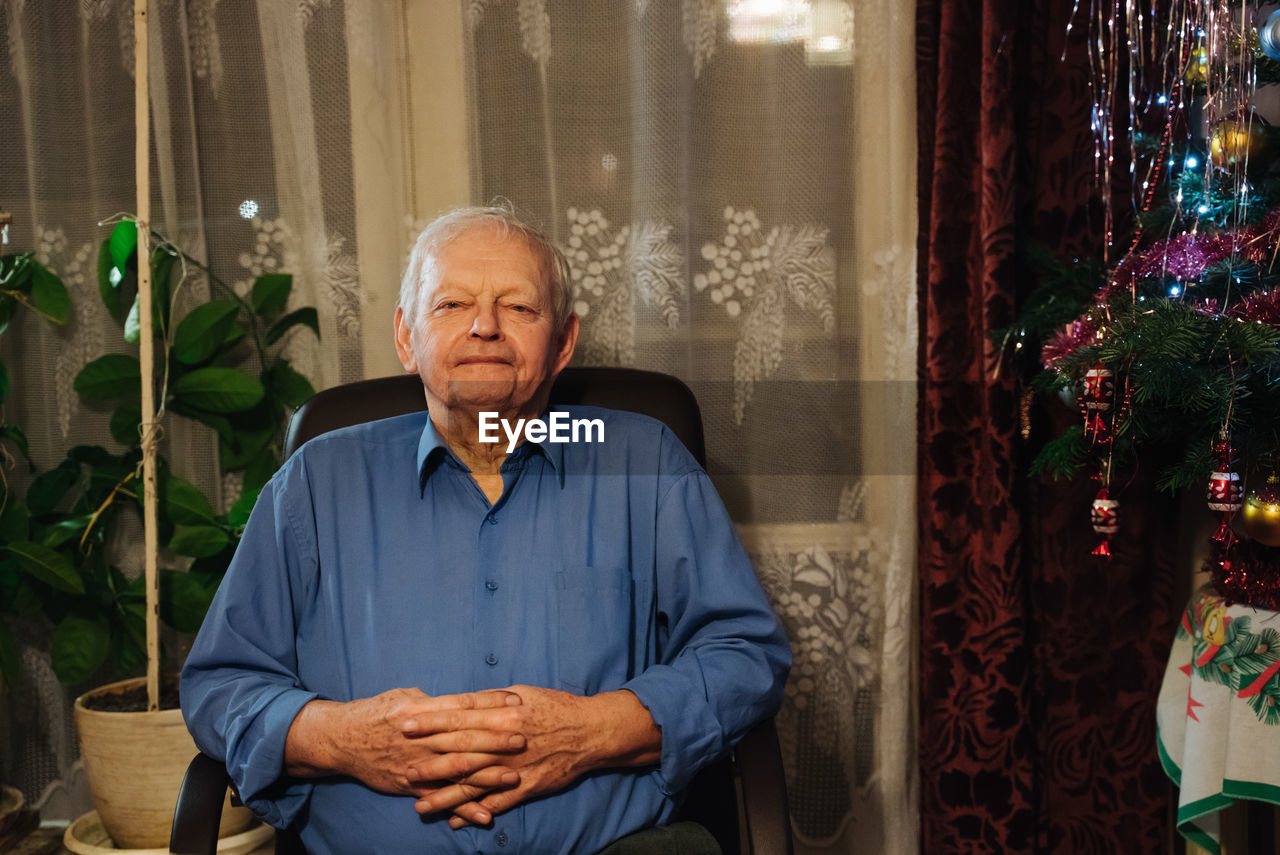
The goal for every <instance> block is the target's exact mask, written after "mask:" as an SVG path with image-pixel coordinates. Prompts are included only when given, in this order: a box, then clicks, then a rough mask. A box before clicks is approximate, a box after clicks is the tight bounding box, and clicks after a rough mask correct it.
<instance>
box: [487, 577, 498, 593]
mask: <svg viewBox="0 0 1280 855" xmlns="http://www.w3.org/2000/svg"><path fill="white" fill-rule="evenodd" d="M484 586H485V587H486V588H488V589H489V590H490V591H496V590H498V583H497V582H495V581H493V580H492V579H490V580H489V581H487V582H485V583H484Z"/></svg>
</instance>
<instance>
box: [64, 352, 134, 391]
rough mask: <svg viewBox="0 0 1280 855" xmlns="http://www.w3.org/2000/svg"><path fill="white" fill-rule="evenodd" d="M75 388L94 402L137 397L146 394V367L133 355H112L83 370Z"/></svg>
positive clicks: (78, 375)
mask: <svg viewBox="0 0 1280 855" xmlns="http://www.w3.org/2000/svg"><path fill="white" fill-rule="evenodd" d="M74 385H75V389H76V391H77V392H79V393H80V397H82V398H86V399H88V400H90V401H101V400H111V399H113V398H134V397H136V396H138V395H141V394H142V367H141V366H140V365H139V364H138V360H137V359H135V358H134V357H132V356H125V355H123V354H119V353H108V354H107V355H106V356H100V357H98V358H97V359H95V360H94V361H93V362H90V363H89V364H88V365H86V366H85V367H84V368H82V369H81V370H80V373H79V374H77V375H76V379H75V383H74Z"/></svg>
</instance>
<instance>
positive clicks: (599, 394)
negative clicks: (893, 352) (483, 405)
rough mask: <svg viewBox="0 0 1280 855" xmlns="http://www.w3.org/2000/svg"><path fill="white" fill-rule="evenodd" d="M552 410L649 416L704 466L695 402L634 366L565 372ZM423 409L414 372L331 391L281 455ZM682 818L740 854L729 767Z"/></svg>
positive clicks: (680, 386) (693, 788)
mask: <svg viewBox="0 0 1280 855" xmlns="http://www.w3.org/2000/svg"><path fill="white" fill-rule="evenodd" d="M557 404H561V405H565V404H587V405H591V406H599V407H609V408H611V409H617V410H627V411H629V412H633V413H641V414H642V415H646V416H651V417H653V418H655V419H658V420H659V421H661V422H662V423H663V424H665V425H666V426H667V427H668V428H670V429H671V432H672V433H674V434H675V435H676V437H677V438H678V439H679V440H680V441H681V442H683V443H684V445H685V447H686V448H688V449H689V451H690V453H691V454H693V456H694V457H695V458H696V459H697V461H698V462H699V463H701V464H702V465H704V466H705V465H706V444H705V440H704V438H703V432H702V413H701V411H700V410H699V408H698V401H697V399H696V398H695V397H694V395H693V392H692V391H690V389H689V387H688V386H686V385H685V384H684V383H683V382H681V381H680V380H679V379H677V378H675V377H672V376H670V375H668V374H659V373H656V372H653V371H641V370H639V369H635V368H576V367H571V368H566V369H565V370H564V371H563V372H562V373H561V374H560V376H559V377H558V378H556V382H555V385H554V386H552V389H551V405H552V406H555V405H557ZM426 408H427V402H426V398H425V397H424V396H423V391H422V380H421V379H420V378H419V377H418V376H417V375H414V374H403V375H400V376H397V377H382V378H378V379H374V380H362V381H359V382H355V383H347V384H345V385H342V386H335V387H333V388H331V389H326V390H324V391H323V392H318V393H316V394H315V396H313V397H312V398H310V399H309V400H307V401H306V402H305V403H304V404H303V405H302V406H301V407H299V408H298V410H297V411H296V412H295V413H294V414H293V418H292V419H291V420H290V421H289V429H288V432H287V433H286V435H285V443H284V453H285V456H286V457H288V456H289V455H291V454H293V452H295V451H297V450H298V448H299V447H300V446H301V445H302V444H303V443H304V442H306V441H307V440H309V439H311V438H313V437H316V436H319V435H320V434H322V433H327V432H329V431H331V430H337V429H338V428H342V427H347V426H349V425H354V424H360V423H362V422H368V421H373V420H375V419H383V418H390V417H391V416H398V415H403V414H405V413H414V412H420V411H422V410H425V409H426ZM682 816H683V817H684V818H688V819H696V820H697V821H698V822H701V823H702V824H703V825H705V826H706V827H707V828H708V829H709V830H710V831H711V833H712V834H713V835H714V836H715V837H716V838H717V840H718V841H719V842H720V845H721V848H722V849H723V850H724V852H726V853H733V852H738V851H740V844H739V840H738V837H739V834H738V816H737V800H736V798H735V796H734V784H733V768H732V766H731V764H730V763H728V762H723V763H717V764H713V765H711V766H709V767H707V768H706V769H703V770H702V772H701V773H699V775H698V776H697V778H695V780H694V782H693V783H692V784H691V785H690V787H689V792H688V793H687V795H686V802H685V809H684V811H682ZM289 851H293V850H289ZM299 851H300V850H299Z"/></svg>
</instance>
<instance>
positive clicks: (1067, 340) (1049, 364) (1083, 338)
mask: <svg viewBox="0 0 1280 855" xmlns="http://www.w3.org/2000/svg"><path fill="white" fill-rule="evenodd" d="M1097 332H1098V322H1097V321H1095V320H1094V319H1093V318H1091V317H1089V316H1088V315H1085V316H1084V317H1081V318H1077V319H1076V320H1074V321H1072V322H1071V323H1069V324H1067V326H1066V328H1065V329H1063V330H1061V331H1060V332H1058V333H1056V334H1055V335H1054V337H1053V338H1051V339H1049V341H1048V342H1046V343H1045V346H1044V347H1043V348H1041V350H1040V364H1041V365H1043V366H1044V367H1045V368H1053V367H1054V365H1055V364H1056V363H1057V362H1058V360H1059V359H1063V358H1064V357H1067V356H1070V355H1071V354H1073V353H1075V352H1076V351H1077V350H1079V349H1080V348H1082V347H1084V346H1085V345H1086V344H1088V343H1090V342H1091V341H1093V340H1094V336H1095V335H1096V334H1097Z"/></svg>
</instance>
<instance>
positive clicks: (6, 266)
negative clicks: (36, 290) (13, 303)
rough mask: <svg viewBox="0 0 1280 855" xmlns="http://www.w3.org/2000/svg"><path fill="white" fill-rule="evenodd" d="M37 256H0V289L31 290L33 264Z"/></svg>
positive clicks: (28, 253) (26, 291)
mask: <svg viewBox="0 0 1280 855" xmlns="http://www.w3.org/2000/svg"><path fill="white" fill-rule="evenodd" d="M34 261H35V255H34V254H33V253H30V252H24V253H21V254H19V255H0V288H4V290H6V291H21V292H22V293H24V294H26V293H28V292H29V291H30V290H31V264H32V262H34Z"/></svg>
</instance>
